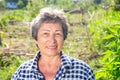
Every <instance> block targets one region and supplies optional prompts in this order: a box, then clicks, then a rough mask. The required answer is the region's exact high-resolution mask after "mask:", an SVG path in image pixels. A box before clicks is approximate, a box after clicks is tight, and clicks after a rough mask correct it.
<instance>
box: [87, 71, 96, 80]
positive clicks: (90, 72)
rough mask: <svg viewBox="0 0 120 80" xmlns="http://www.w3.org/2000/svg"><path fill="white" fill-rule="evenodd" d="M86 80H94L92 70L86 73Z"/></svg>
mask: <svg viewBox="0 0 120 80" xmlns="http://www.w3.org/2000/svg"><path fill="white" fill-rule="evenodd" d="M88 80H95V77H94V73H93V70H91V69H90V70H89V72H88Z"/></svg>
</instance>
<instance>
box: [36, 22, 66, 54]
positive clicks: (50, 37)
mask: <svg viewBox="0 0 120 80" xmlns="http://www.w3.org/2000/svg"><path fill="white" fill-rule="evenodd" d="M63 42H64V38H63V31H62V27H61V25H60V24H59V23H43V24H42V25H41V26H40V28H39V30H38V35H37V40H36V44H37V45H38V47H39V49H40V52H41V55H46V56H55V55H59V54H60V51H61V49H62V46H63Z"/></svg>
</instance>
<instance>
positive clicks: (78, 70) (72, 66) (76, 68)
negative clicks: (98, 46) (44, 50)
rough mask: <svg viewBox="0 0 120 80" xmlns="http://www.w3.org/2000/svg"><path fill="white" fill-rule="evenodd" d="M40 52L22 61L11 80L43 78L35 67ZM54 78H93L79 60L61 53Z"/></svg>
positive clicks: (37, 79) (61, 79)
mask: <svg viewBox="0 0 120 80" xmlns="http://www.w3.org/2000/svg"><path fill="white" fill-rule="evenodd" d="M39 57H40V52H38V53H37V55H36V56H35V58H33V59H32V60H29V61H27V62H25V63H23V64H22V65H21V66H20V67H19V68H18V70H17V71H16V72H15V73H14V74H13V76H12V78H11V80H45V79H44V76H43V75H42V73H40V71H39V70H38V67H37V61H38V59H39ZM54 80H95V79H94V74H93V71H92V70H91V68H90V67H89V66H88V65H87V64H86V63H84V62H83V61H81V60H77V59H74V58H72V57H69V56H66V55H65V54H63V53H61V67H60V68H59V70H58V72H57V74H56V76H55V78H54Z"/></svg>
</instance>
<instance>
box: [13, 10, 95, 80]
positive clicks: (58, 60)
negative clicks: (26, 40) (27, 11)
mask: <svg viewBox="0 0 120 80" xmlns="http://www.w3.org/2000/svg"><path fill="white" fill-rule="evenodd" d="M31 33H32V37H33V38H34V40H35V43H36V44H37V47H38V48H39V52H38V53H37V54H36V56H35V57H34V58H33V59H32V60H29V61H27V62H25V63H23V64H22V65H21V66H20V67H19V68H18V70H17V71H16V72H15V73H14V74H13V76H12V80H94V74H93V71H92V70H91V68H90V67H89V66H88V65H87V64H86V63H84V62H83V61H81V60H78V59H75V58H72V57H69V56H67V55H65V54H64V53H63V51H62V46H63V43H64V41H65V39H66V38H67V34H68V22H67V20H66V17H65V15H64V12H63V11H62V10H59V9H52V8H43V9H41V11H40V14H39V15H38V16H37V17H36V18H35V19H34V20H33V21H32V25H31Z"/></svg>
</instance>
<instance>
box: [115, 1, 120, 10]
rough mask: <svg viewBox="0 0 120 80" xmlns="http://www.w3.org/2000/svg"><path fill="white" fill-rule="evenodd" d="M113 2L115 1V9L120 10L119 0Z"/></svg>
mask: <svg viewBox="0 0 120 80" xmlns="http://www.w3.org/2000/svg"><path fill="white" fill-rule="evenodd" d="M114 2H115V6H114V8H115V10H119V11H120V0H114Z"/></svg>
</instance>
